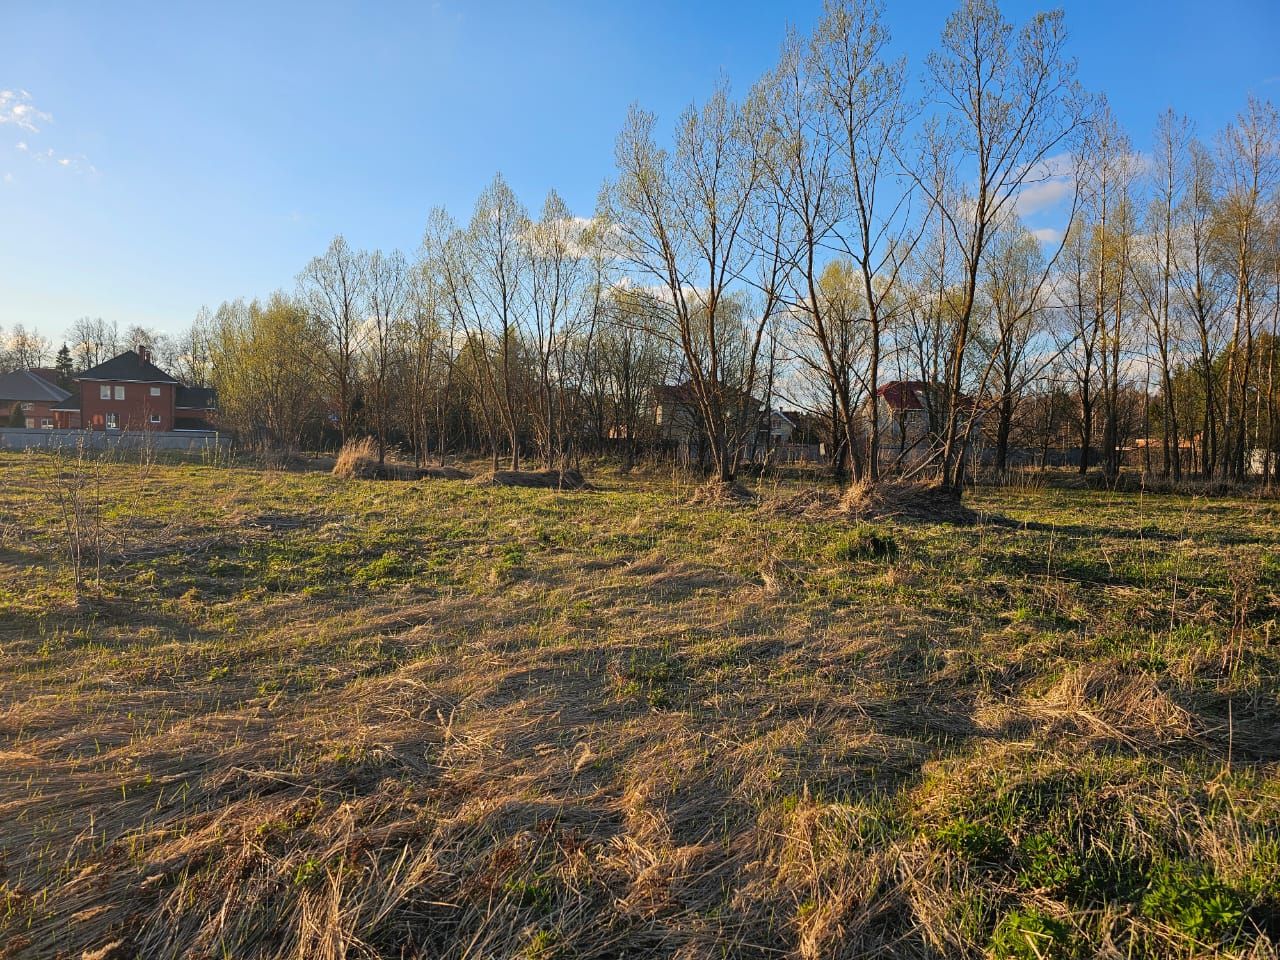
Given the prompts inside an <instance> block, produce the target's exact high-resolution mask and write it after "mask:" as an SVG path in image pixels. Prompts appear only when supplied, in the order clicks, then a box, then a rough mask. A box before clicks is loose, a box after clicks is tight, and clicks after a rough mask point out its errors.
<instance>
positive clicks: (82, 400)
mask: <svg viewBox="0 0 1280 960" xmlns="http://www.w3.org/2000/svg"><path fill="white" fill-rule="evenodd" d="M75 380H76V382H77V383H78V384H79V385H80V396H79V398H77V399H73V400H71V401H69V402H67V403H64V404H61V405H58V406H55V408H54V415H55V417H56V418H57V424H56V425H57V426H58V427H60V428H63V429H75V428H77V427H83V428H84V429H88V430H120V431H125V430H128V431H131V432H139V431H147V430H157V431H172V430H212V429H213V427H212V425H211V424H210V423H209V416H210V415H211V414H212V413H213V412H214V411H215V410H216V409H217V402H216V398H215V397H214V394H213V391H212V390H209V389H206V388H203V387H188V386H187V385H186V384H184V383H182V382H181V381H180V380H178V379H176V378H175V377H172V376H170V375H169V374H167V373H165V372H164V371H163V370H161V369H160V368H159V367H157V366H156V365H155V364H154V363H152V362H151V351H150V350H149V349H147V348H146V347H142V346H140V347H138V348H137V349H136V350H128V351H126V352H125V353H122V354H120V355H119V356H115V357H112V358H111V359H110V360H107V361H106V362H104V363H100V364H98V365H97V366H96V367H91V368H90V369H88V370H86V371H84V372H83V373H81V374H79V375H78V376H76V377H75Z"/></svg>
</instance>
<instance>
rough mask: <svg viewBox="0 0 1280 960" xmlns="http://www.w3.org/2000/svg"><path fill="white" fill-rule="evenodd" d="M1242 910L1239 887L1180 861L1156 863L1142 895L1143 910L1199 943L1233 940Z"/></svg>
mask: <svg viewBox="0 0 1280 960" xmlns="http://www.w3.org/2000/svg"><path fill="white" fill-rule="evenodd" d="M1245 911H1246V906H1245V903H1244V898H1243V897H1242V896H1241V894H1240V893H1239V891H1237V890H1235V889H1233V888H1232V887H1230V886H1228V885H1227V884H1225V883H1223V882H1222V881H1221V880H1219V879H1218V878H1217V877H1215V876H1214V875H1213V874H1212V873H1210V872H1209V871H1207V870H1204V869H1201V868H1198V867H1194V866H1191V865H1189V864H1183V863H1162V864H1158V865H1157V866H1156V867H1155V869H1153V870H1152V871H1151V874H1150V881H1149V883H1148V885H1147V892H1146V893H1145V894H1143V897H1142V912H1143V913H1145V914H1146V915H1147V916H1149V917H1151V918H1152V919H1154V920H1159V921H1161V922H1162V923H1166V924H1168V925H1169V926H1171V927H1173V928H1174V929H1176V930H1179V931H1181V932H1182V933H1185V934H1186V935H1187V936H1189V937H1194V938H1195V939H1196V940H1198V941H1200V942H1202V943H1210V944H1216V943H1222V942H1228V943H1230V942H1234V941H1235V940H1236V939H1238V938H1239V936H1240V933H1241V928H1242V926H1243V923H1244V918H1245Z"/></svg>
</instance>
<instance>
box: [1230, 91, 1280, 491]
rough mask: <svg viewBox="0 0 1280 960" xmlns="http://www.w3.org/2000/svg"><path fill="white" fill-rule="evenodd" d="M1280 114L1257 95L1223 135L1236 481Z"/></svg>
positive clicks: (1242, 460) (1278, 162)
mask: <svg viewBox="0 0 1280 960" xmlns="http://www.w3.org/2000/svg"><path fill="white" fill-rule="evenodd" d="M1278 145H1280V116H1278V115H1277V113H1276V109H1275V107H1274V106H1272V105H1271V104H1270V103H1267V102H1265V101H1262V100H1258V99H1255V98H1253V97H1250V99H1249V103H1248V106H1247V107H1246V108H1245V110H1244V111H1243V112H1242V113H1241V114H1240V116H1239V117H1238V118H1237V119H1236V121H1235V122H1234V123H1232V124H1231V125H1229V126H1228V127H1227V129H1226V130H1225V131H1224V132H1223V134H1222V136H1221V138H1220V140H1219V145H1218V155H1219V162H1220V164H1221V169H1222V176H1223V180H1222V187H1223V196H1222V197H1221V199H1220V200H1219V203H1218V206H1217V209H1218V216H1217V218H1216V220H1217V231H1216V232H1217V235H1218V245H1219V249H1220V250H1221V256H1222V261H1223V263H1224V265H1225V268H1226V270H1227V272H1228V273H1229V275H1230V276H1231V279H1232V281H1233V284H1234V288H1235V293H1234V297H1233V302H1232V305H1231V311H1232V330H1231V340H1230V343H1229V344H1228V347H1227V370H1226V383H1225V395H1224V397H1223V400H1224V404H1223V406H1224V412H1225V413H1224V418H1223V441H1224V444H1223V469H1224V471H1225V472H1226V473H1227V474H1228V475H1229V476H1230V477H1232V478H1233V479H1237V480H1242V479H1244V476H1245V473H1246V457H1247V447H1248V442H1247V439H1248V438H1247V430H1246V418H1247V415H1248V410H1247V408H1248V400H1249V393H1250V386H1251V385H1250V375H1251V368H1252V366H1253V351H1254V343H1255V334H1256V331H1257V323H1258V317H1257V308H1258V305H1259V302H1260V301H1261V299H1262V297H1263V296H1264V290H1265V284H1266V279H1265V272H1264V271H1265V269H1266V266H1267V265H1269V264H1270V263H1271V256H1270V251H1269V250H1267V248H1266V244H1265V239H1266V237H1267V233H1266V230H1265V226H1264V223H1265V218H1266V215H1267V213H1268V208H1267V204H1268V203H1270V202H1274V197H1273V193H1274V191H1275V190H1276V187H1277V185H1280V147H1278Z"/></svg>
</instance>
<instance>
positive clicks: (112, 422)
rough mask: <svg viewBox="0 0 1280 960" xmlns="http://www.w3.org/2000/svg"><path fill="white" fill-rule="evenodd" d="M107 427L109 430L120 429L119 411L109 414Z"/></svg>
mask: <svg viewBox="0 0 1280 960" xmlns="http://www.w3.org/2000/svg"><path fill="white" fill-rule="evenodd" d="M107 429H108V430H119V429H120V415H119V414H118V413H108V414H107Z"/></svg>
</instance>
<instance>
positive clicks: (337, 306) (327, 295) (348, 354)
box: [298, 235, 368, 441]
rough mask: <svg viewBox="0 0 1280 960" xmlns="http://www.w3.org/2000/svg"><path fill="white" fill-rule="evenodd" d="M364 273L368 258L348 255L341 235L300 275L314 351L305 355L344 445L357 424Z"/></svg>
mask: <svg viewBox="0 0 1280 960" xmlns="http://www.w3.org/2000/svg"><path fill="white" fill-rule="evenodd" d="M367 271H368V263H367V257H365V255H364V254H362V253H359V252H357V251H355V250H352V249H351V247H349V246H348V245H347V241H346V240H345V239H344V238H343V237H342V236H341V235H339V236H337V237H334V238H333V241H332V242H331V243H330V244H329V248H328V249H327V250H326V251H325V253H324V255H323V256H320V257H316V258H315V259H313V260H312V261H311V262H310V263H308V264H307V266H306V267H305V268H304V269H303V271H302V273H301V274H299V275H298V299H299V301H300V302H301V303H303V304H304V305H305V307H306V309H307V313H308V315H309V316H310V318H311V327H312V331H311V332H312V336H311V341H312V343H311V346H312V350H311V351H309V354H308V355H309V356H310V357H311V358H312V359H313V362H314V363H315V367H316V372H317V373H318V374H319V376H320V377H321V378H322V380H323V381H324V382H325V384H326V385H327V387H328V390H329V397H328V400H329V402H330V404H332V405H333V406H336V408H337V411H336V413H337V418H338V430H339V432H340V433H341V435H342V439H343V441H346V440H347V439H348V438H349V437H350V436H351V434H352V432H353V429H354V423H355V399H356V390H357V385H358V382H359V381H358V369H357V359H358V358H359V355H360V351H361V348H362V346H363V338H364V334H365V324H364V318H363V317H362V316H361V308H362V306H363V305H364V303H365V296H366V282H367Z"/></svg>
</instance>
